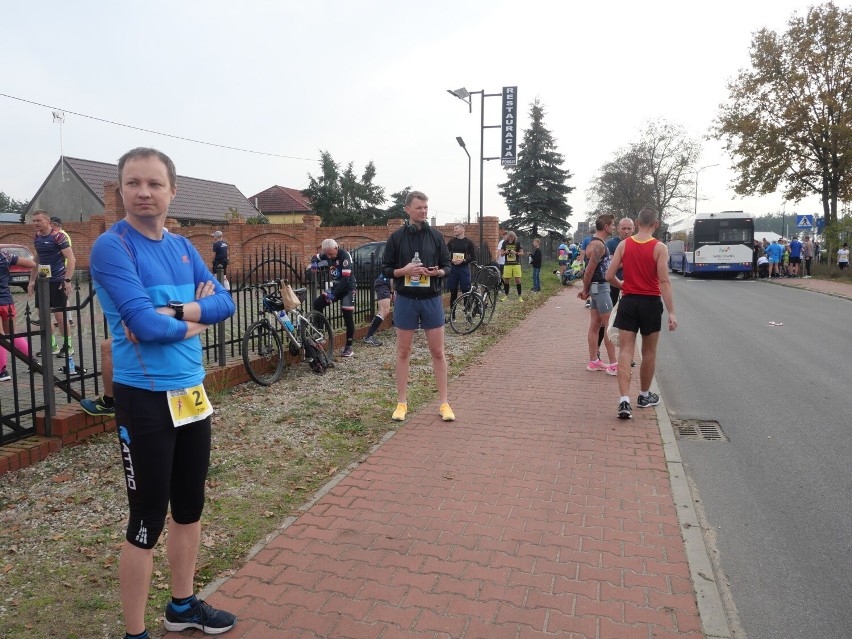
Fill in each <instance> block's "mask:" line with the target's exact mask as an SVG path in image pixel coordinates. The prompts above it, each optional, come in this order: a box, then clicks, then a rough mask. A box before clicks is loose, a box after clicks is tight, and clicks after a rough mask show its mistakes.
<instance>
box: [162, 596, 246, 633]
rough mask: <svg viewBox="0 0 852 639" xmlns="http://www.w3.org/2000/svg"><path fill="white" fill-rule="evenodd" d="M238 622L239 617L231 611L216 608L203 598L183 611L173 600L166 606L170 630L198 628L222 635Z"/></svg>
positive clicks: (167, 625) (205, 631) (166, 622)
mask: <svg viewBox="0 0 852 639" xmlns="http://www.w3.org/2000/svg"><path fill="white" fill-rule="evenodd" d="M236 623H237V618H236V617H235V616H234V615H232V614H231V613H230V612H225V611H224V610H216V608H214V607H213V606H211V605H210V604H208V603H207V602H205V601H204V600H202V599H196V600H195V601H194V602H193V603H192V604H190V605H189V606H188V607H187V609H186V610H184V611H182V612H179V611H177V610H176V609H175V605H174V604H173V603H172V602H169V604H168V605H167V606H166V620H165V626H166V630H168V631H169V632H180V631H181V630H188V629H189V628H197V629H198V630H201V631H202V632H203V633H205V634H208V635H220V634H222V633H223V632H228V631H229V630H230V629H231V628H233V627H234V625H236Z"/></svg>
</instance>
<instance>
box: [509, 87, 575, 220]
mask: <svg viewBox="0 0 852 639" xmlns="http://www.w3.org/2000/svg"><path fill="white" fill-rule="evenodd" d="M530 120H531V124H530V127H529V128H528V129H527V130H526V131H525V132H524V139H523V141H522V142H521V144H520V149H519V151H518V164H517V165H516V166H514V167H509V168H507V169H506V172H507V173H508V176H509V179H508V180H507V181H506V182H504V183H503V184H500V185H499V187H500V195H502V196H503V197H504V198H505V200H506V205H507V206H508V207H509V215H510V218H511V219H510V222H509V224H508V225H509V226H510V227H511V228H513V229H515V230H517V231H522V232H529V233H530V234H531V235H532V236H536V235H539V234H543V233H546V232H548V231H556V232H558V233H560V234H562V233H567V232H568V230H569V229H570V228H571V225H570V224H569V223H568V216H569V215H571V207H570V206H569V205H568V202H567V201H566V200H565V198H566V196H567V195H568V194H569V193H570V192H571V191H573V190H574V187H573V186H568V185H567V184H566V181H567V180H568V179H569V178H570V177H571V173H570V172H569V171H567V170H566V169H563V168H561V167H562V164H563V162H564V159H563V157H562V154H561V153H558V152H557V151H556V143H555V141H554V139H553V135H552V134H551V133H550V131H548V130H547V129H546V128H545V126H544V107H543V106H542V105H541V103H540V101H539V100H538V99H537V98H536V100H535V102H533V104H532V105H531V107H530Z"/></svg>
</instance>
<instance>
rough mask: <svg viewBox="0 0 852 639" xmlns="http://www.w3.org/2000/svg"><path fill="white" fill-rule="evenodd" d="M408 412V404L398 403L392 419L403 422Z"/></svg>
mask: <svg viewBox="0 0 852 639" xmlns="http://www.w3.org/2000/svg"><path fill="white" fill-rule="evenodd" d="M407 412H408V404H403V403H401V402H400V403H399V404H397V405H396V410H395V411H394V412H393V415H391V419H392V420H393V421H395V422H401V421H404V420H405V414H406V413H407Z"/></svg>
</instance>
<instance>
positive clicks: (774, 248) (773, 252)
mask: <svg viewBox="0 0 852 639" xmlns="http://www.w3.org/2000/svg"><path fill="white" fill-rule="evenodd" d="M783 256H784V247H783V246H781V245H780V244H779V243H778V240H772V244H770V245H769V246H767V247H766V257H768V258H769V277H781V258H782V257H783Z"/></svg>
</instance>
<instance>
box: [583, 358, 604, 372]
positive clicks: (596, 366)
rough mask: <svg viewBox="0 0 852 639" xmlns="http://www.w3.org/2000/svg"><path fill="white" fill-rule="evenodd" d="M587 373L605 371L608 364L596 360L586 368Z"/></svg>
mask: <svg viewBox="0 0 852 639" xmlns="http://www.w3.org/2000/svg"><path fill="white" fill-rule="evenodd" d="M586 370H587V371H605V370H606V364H604V363H603V362H602V361H601V360H599V359H596V360H594V361H592V362H589V364H588V365H587V366H586Z"/></svg>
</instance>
